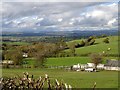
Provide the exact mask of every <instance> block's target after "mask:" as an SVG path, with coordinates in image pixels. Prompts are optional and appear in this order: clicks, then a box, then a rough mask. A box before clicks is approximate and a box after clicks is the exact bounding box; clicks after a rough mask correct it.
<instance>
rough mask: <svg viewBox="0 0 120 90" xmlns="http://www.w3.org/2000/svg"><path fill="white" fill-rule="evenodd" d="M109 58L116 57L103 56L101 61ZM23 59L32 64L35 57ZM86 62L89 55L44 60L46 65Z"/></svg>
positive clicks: (68, 64) (89, 60)
mask: <svg viewBox="0 0 120 90" xmlns="http://www.w3.org/2000/svg"><path fill="white" fill-rule="evenodd" d="M109 59H116V60H118V58H117V57H104V58H103V63H104V64H105V63H106V60H109ZM24 61H27V62H28V64H27V65H33V64H34V63H35V59H30V58H28V59H27V58H26V59H24ZM88 62H91V59H90V57H61V58H48V59H47V60H46V63H45V65H46V66H71V65H74V64H78V63H79V64H87V63H88Z"/></svg>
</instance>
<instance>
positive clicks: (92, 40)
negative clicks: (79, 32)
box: [85, 36, 95, 46]
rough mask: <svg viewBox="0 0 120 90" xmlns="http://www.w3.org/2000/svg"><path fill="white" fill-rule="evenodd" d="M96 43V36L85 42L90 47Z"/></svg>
mask: <svg viewBox="0 0 120 90" xmlns="http://www.w3.org/2000/svg"><path fill="white" fill-rule="evenodd" d="M94 43H95V37H94V36H90V37H89V38H88V39H86V41H85V45H86V46H89V45H93V44H94Z"/></svg>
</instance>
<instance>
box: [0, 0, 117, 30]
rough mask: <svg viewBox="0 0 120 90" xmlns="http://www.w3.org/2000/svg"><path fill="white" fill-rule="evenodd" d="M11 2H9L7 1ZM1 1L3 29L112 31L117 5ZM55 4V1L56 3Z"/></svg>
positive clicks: (115, 19) (107, 3)
mask: <svg viewBox="0 0 120 90" xmlns="http://www.w3.org/2000/svg"><path fill="white" fill-rule="evenodd" d="M8 1H9V0H8ZM8 1H7V0H6V1H4V2H2V7H1V8H0V12H1V13H2V19H1V20H0V23H2V30H3V31H4V30H9V31H12V30H15V31H17V30H34V31H39V30H60V31H64V30H71V31H72V30H111V29H112V30H113V29H117V28H118V2H117V1H115V2H8ZM54 1H55V0H54Z"/></svg>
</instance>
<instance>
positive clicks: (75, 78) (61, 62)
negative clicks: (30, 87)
mask: <svg viewBox="0 0 120 90" xmlns="http://www.w3.org/2000/svg"><path fill="white" fill-rule="evenodd" d="M103 39H104V38H99V39H96V42H95V43H96V44H95V45H91V46H85V47H80V48H76V54H78V55H81V54H88V53H92V52H95V53H102V52H103V51H105V52H106V53H107V54H115V55H117V54H118V37H117V36H110V37H109V39H110V43H109V44H105V43H103ZM80 41H81V40H74V41H70V42H67V44H68V45H69V44H70V43H71V42H75V43H79V42H80ZM12 44H14V43H12ZM15 44H19V45H25V44H26V43H24V42H23V43H22V42H17V43H15ZM108 48H111V50H110V51H107V49H108ZM65 51H66V52H70V50H69V49H68V50H65ZM109 59H116V60H118V57H116V56H114V57H113V56H110V57H104V58H103V63H104V64H105V61H106V60H109ZM24 61H27V62H28V64H27V65H30V66H32V65H33V64H34V63H35V59H31V58H26V59H24ZM88 62H91V60H90V58H89V57H88V56H77V57H56V58H47V59H46V63H45V65H46V66H71V65H73V64H78V63H80V64H86V63H88ZM26 71H27V72H29V73H30V74H34V75H35V77H36V78H37V77H39V76H43V75H44V74H48V75H49V76H50V78H52V79H53V78H55V79H56V78H57V79H58V80H61V79H63V80H64V81H65V82H66V83H68V84H70V85H72V87H75V88H91V87H92V86H93V83H94V82H96V83H97V87H96V88H117V87H118V72H117V71H100V72H91V73H90V72H81V71H80V72H76V71H68V70H63V69H46V68H41V69H40V68H29V69H27V68H26V69H25V68H24V69H2V73H3V76H4V77H13V76H14V75H22V73H23V72H26Z"/></svg>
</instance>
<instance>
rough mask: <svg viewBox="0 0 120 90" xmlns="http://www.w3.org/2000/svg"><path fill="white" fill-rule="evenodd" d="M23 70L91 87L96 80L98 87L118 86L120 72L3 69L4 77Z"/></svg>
mask: <svg viewBox="0 0 120 90" xmlns="http://www.w3.org/2000/svg"><path fill="white" fill-rule="evenodd" d="M23 72H29V73H30V74H33V75H34V77H35V78H38V77H39V76H43V75H44V74H48V75H49V77H50V78H51V79H58V80H59V81H60V80H61V79H63V80H64V82H66V83H67V84H70V85H72V87H73V88H91V87H92V86H93V83H94V82H96V83H97V86H96V88H117V87H118V72H117V71H101V72H76V71H75V72H74V71H66V70H62V69H60V70H58V69H37V68H36V69H2V75H3V77H13V76H16V75H20V76H21V75H23Z"/></svg>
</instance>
